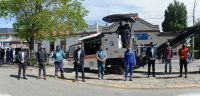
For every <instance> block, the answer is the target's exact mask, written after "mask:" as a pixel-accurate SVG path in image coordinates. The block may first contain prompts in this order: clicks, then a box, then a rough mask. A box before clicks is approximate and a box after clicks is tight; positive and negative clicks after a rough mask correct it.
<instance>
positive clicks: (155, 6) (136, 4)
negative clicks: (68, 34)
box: [0, 0, 200, 28]
mask: <svg viewBox="0 0 200 96" xmlns="http://www.w3.org/2000/svg"><path fill="white" fill-rule="evenodd" d="M173 1H174V0H85V1H84V2H83V6H85V7H86V9H87V10H89V11H90V13H89V14H88V16H87V17H85V19H86V21H87V23H88V24H89V25H93V24H95V23H99V24H101V25H103V24H105V22H104V21H102V18H103V17H104V16H107V15H111V14H123V13H124V14H126V13H138V15H139V17H140V18H142V19H144V20H146V21H148V22H150V23H152V24H155V25H160V24H161V23H162V21H163V20H164V11H165V9H166V8H167V6H168V5H169V4H170V3H171V2H173ZM178 1H180V2H183V3H184V4H185V5H186V7H187V11H188V25H189V26H191V25H192V10H193V3H194V0H178ZM196 18H200V2H199V4H198V5H197V7H196ZM13 22H14V21H13V20H11V21H10V20H5V19H3V18H0V27H1V28H3V27H12V23H13Z"/></svg>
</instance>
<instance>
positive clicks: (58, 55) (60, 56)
mask: <svg viewBox="0 0 200 96" xmlns="http://www.w3.org/2000/svg"><path fill="white" fill-rule="evenodd" d="M53 58H54V59H55V62H54V64H55V78H57V77H58V71H59V70H60V73H61V78H62V79H65V77H64V69H63V67H64V64H63V60H64V59H65V53H64V51H62V49H61V48H60V46H56V51H55V52H54V54H53Z"/></svg>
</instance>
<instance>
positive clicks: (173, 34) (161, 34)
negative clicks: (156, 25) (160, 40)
mask: <svg viewBox="0 0 200 96" xmlns="http://www.w3.org/2000/svg"><path fill="white" fill-rule="evenodd" d="M179 34H180V32H159V34H158V36H177V35H179Z"/></svg>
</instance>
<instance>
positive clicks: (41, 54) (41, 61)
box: [37, 47, 47, 80]
mask: <svg viewBox="0 0 200 96" xmlns="http://www.w3.org/2000/svg"><path fill="white" fill-rule="evenodd" d="M37 61H38V67H39V74H38V79H40V78H41V70H43V74H44V79H45V80H46V69H45V63H46V62H47V52H46V51H45V50H44V48H42V47H41V48H40V49H39V50H38V52H37Z"/></svg>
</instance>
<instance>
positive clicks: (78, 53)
mask: <svg viewBox="0 0 200 96" xmlns="http://www.w3.org/2000/svg"><path fill="white" fill-rule="evenodd" d="M84 58H85V52H84V51H83V49H82V46H81V45H78V49H77V50H75V52H74V69H75V71H76V72H75V80H74V81H78V72H79V69H81V72H82V81H83V82H85V72H84Z"/></svg>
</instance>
